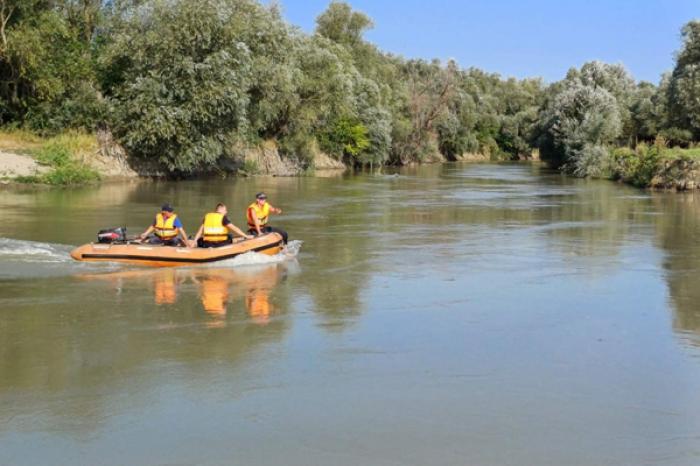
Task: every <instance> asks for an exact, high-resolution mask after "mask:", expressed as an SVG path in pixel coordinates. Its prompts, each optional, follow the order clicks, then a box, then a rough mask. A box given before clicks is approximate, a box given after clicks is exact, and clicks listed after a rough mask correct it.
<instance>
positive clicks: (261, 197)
mask: <svg viewBox="0 0 700 466" xmlns="http://www.w3.org/2000/svg"><path fill="white" fill-rule="evenodd" d="M281 213H282V209H278V208H277V207H272V206H271V205H270V204H269V203H268V202H267V195H266V194H265V193H258V194H256V195H255V202H253V203H252V204H251V205H249V206H248V209H247V211H246V217H247V218H248V228H250V229H249V230H248V233H250V234H252V235H261V234H263V233H270V232H275V233H279V234H280V235H281V236H282V239H283V240H284V244H287V232H286V231H284V230H280V229H279V228H275V227H271V226H270V225H268V224H267V222H268V220H269V218H270V214H281Z"/></svg>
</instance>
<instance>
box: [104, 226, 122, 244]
mask: <svg viewBox="0 0 700 466" xmlns="http://www.w3.org/2000/svg"><path fill="white" fill-rule="evenodd" d="M125 241H126V227H119V228H108V229H107V230H100V231H99V232H98V233H97V242H98V243H118V242H125Z"/></svg>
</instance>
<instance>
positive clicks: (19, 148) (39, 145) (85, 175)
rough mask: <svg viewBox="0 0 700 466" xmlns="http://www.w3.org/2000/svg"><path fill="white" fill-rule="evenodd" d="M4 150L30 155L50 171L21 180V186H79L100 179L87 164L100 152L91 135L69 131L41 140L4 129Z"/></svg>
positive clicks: (0, 138) (1, 143) (1, 141)
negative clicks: (91, 157) (92, 156)
mask: <svg viewBox="0 0 700 466" xmlns="http://www.w3.org/2000/svg"><path fill="white" fill-rule="evenodd" d="M1 148H6V149H7V150H13V151H15V152H18V153H24V154H27V155H31V156H32V157H34V159H35V160H36V161H37V162H38V163H39V164H41V165H45V166H47V167H50V168H51V170H50V171H48V172H47V173H43V174H37V175H31V176H21V177H18V178H16V181H17V182H19V183H40V184H49V185H53V186H76V185H82V184H88V183H94V182H96V181H99V179H100V175H99V173H98V172H97V171H96V170H94V169H92V168H91V167H90V166H89V165H88V164H87V163H86V162H85V159H86V158H87V157H89V156H90V155H91V154H93V153H95V152H96V151H97V149H98V144H97V140H96V139H95V137H94V136H93V135H90V134H85V133H80V132H66V133H61V134H59V135H56V136H53V137H51V138H41V137H39V136H36V135H34V134H32V133H30V132H27V131H23V130H4V131H0V149H1Z"/></svg>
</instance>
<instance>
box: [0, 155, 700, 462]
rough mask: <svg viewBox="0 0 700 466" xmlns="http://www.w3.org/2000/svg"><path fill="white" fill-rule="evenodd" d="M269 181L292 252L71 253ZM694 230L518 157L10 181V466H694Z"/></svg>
mask: <svg viewBox="0 0 700 466" xmlns="http://www.w3.org/2000/svg"><path fill="white" fill-rule="evenodd" d="M260 190H265V191H266V192H267V194H268V197H269V199H270V201H271V203H272V204H273V205H276V206H278V207H281V208H282V209H283V210H284V213H283V215H281V216H279V217H275V218H274V219H273V220H274V222H272V223H273V224H276V225H279V226H281V227H284V228H285V229H286V230H288V231H289V233H290V237H291V239H293V240H295V241H296V242H295V243H294V247H296V248H298V247H299V246H300V247H301V248H300V251H299V253H298V255H297V256H296V257H295V258H290V257H279V258H267V257H261V256H256V255H252V256H250V257H247V258H244V259H242V260H240V261H238V262H235V263H226V264H220V265H212V266H208V267H190V268H171V269H149V268H139V267H135V266H125V265H110V264H97V265H94V264H92V265H91V264H83V263H76V262H72V261H71V259H70V258H69V257H68V251H70V249H71V246H75V245H78V244H81V243H85V242H88V241H90V240H92V239H93V237H94V235H95V233H96V232H97V230H98V229H100V228H105V227H111V226H122V225H126V226H128V228H129V231H130V232H131V233H139V232H140V231H141V230H142V229H143V228H145V226H146V225H147V224H148V223H149V222H150V221H151V219H152V218H153V216H154V215H155V213H156V210H157V209H158V206H159V205H160V204H161V203H163V202H165V201H168V202H171V203H172V204H173V205H174V206H175V207H176V210H177V212H178V213H179V215H180V218H182V219H183V221H184V224H185V227H186V229H187V230H188V232H189V233H191V234H193V233H194V232H195V231H196V228H197V223H198V221H199V220H200V219H201V217H202V215H203V213H204V212H205V211H206V210H207V209H208V208H210V207H213V206H214V205H215V204H216V203H217V202H219V201H224V202H226V203H227V204H228V206H229V212H230V213H231V214H232V215H231V218H232V220H233V221H234V223H236V224H238V225H239V226H242V223H243V211H244V209H245V207H246V205H247V204H248V203H249V202H251V200H252V197H253V195H254V194H255V193H256V192H257V191H260ZM699 240H700V197H697V196H695V195H693V194H670V193H650V192H645V191H640V190H636V189H632V188H629V187H624V186H621V185H618V184H615V183H611V182H607V181H586V180H575V179H571V178H565V177H562V176H560V175H559V174H557V173H553V172H550V171H546V170H544V169H542V168H541V167H539V166H537V165H527V164H504V165H488V164H484V165H481V164H476V165H468V164H466V165H459V164H445V165H431V166H422V167H409V168H405V169H401V170H399V171H397V172H396V173H390V174H385V175H369V174H365V175H355V176H349V175H345V176H336V177H328V178H322V177H304V178H254V179H237V180H201V181H181V182H141V183H119V184H104V185H102V186H99V187H89V188H81V189H54V190H45V189H36V188H20V189H5V190H2V191H0V464H2V465H55V464H66V465H68V464H70V465H125V464H128V465H161V464H162V465H189V464H201V465H220V464H241V465H259V464H260V465H262V464H285V465H311V464H318V465H326V464H328V465H331V464H332V465H356V464H368V465H387V466H388V465H426V464H431V465H467V464H469V465H482V466H483V465H499V466H503V465H538V466H539V465H586V466H599V465H697V464H699V462H700V346H699V345H700V284H699V282H698V272H700V241H699ZM300 242H303V244H302V243H300Z"/></svg>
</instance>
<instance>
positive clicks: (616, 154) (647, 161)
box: [612, 143, 662, 187]
mask: <svg viewBox="0 0 700 466" xmlns="http://www.w3.org/2000/svg"><path fill="white" fill-rule="evenodd" d="M661 151H662V148H661V147H659V146H657V145H652V146H648V145H646V144H644V143H642V144H639V145H638V146H637V147H636V148H635V149H634V150H632V149H630V148H628V147H621V148H618V149H615V150H614V151H613V153H612V158H613V166H614V168H613V173H612V177H613V178H617V179H621V180H623V181H625V182H628V183H631V184H633V185H635V186H639V187H646V186H649V183H650V182H651V179H652V178H653V177H654V174H656V172H657V171H658V168H659V160H660V158H661Z"/></svg>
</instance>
